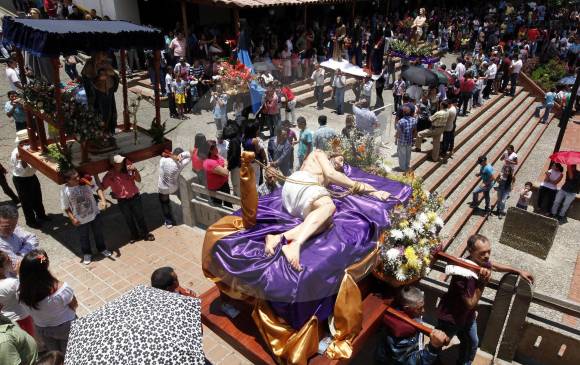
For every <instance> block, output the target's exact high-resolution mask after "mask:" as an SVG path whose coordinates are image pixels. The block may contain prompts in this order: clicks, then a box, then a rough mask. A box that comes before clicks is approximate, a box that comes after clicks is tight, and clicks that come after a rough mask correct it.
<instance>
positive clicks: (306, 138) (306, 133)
mask: <svg viewBox="0 0 580 365" xmlns="http://www.w3.org/2000/svg"><path fill="white" fill-rule="evenodd" d="M312 138H313V136H312V131H311V130H310V129H304V130H303V131H300V138H299V141H300V142H299V143H298V156H301V157H304V156H306V151H308V145H310V147H311V148H312Z"/></svg>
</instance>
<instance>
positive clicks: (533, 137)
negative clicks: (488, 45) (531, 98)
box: [445, 118, 555, 255]
mask: <svg viewBox="0 0 580 365" xmlns="http://www.w3.org/2000/svg"><path fill="white" fill-rule="evenodd" d="M537 120H538V119H537V118H532V119H531V120H530V121H529V122H530V124H532V125H533V128H530V129H529V131H527V132H526V133H521V134H520V135H519V136H518V138H517V139H516V141H515V142H514V145H520V146H521V147H520V149H519V151H518V161H519V164H518V166H517V168H516V170H515V172H514V173H515V175H516V177H517V174H518V172H519V171H520V169H521V168H522V166H523V165H524V164H525V162H526V160H527V159H528V157H529V156H530V154H531V152H532V150H533V149H534V147H535V146H536V144H537V143H538V142H539V140H540V139H541V138H542V136H543V134H544V132H545V131H546V129H547V127H548V124H540V123H537ZM550 121H551V122H552V123H553V122H555V119H553V118H550ZM490 204H491V208H492V211H493V209H494V208H495V206H496V205H497V195H496V194H492V197H491V203H490ZM488 217H489V216H487V215H475V214H473V213H472V214H470V215H469V218H468V219H469V222H468V223H469V228H468V226H467V225H466V226H465V227H464V228H463V230H461V231H459V232H458V233H457V234H456V235H455V236H454V237H450V239H449V240H448V242H445V245H446V247H448V249H447V251H449V252H453V254H454V255H462V254H463V253H464V252H465V250H466V248H467V246H466V238H467V237H469V236H471V235H472V234H476V233H478V232H479V231H480V230H481V228H482V227H483V225H484V223H485V222H486V221H487V219H488ZM455 237H457V238H455ZM462 237H465V239H461V238H462Z"/></svg>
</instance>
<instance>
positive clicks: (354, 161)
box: [329, 129, 391, 177]
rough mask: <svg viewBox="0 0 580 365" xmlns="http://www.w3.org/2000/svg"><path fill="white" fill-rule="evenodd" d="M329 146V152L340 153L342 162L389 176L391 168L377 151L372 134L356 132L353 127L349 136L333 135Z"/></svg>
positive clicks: (375, 173) (372, 172)
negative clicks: (342, 158)
mask: <svg viewBox="0 0 580 365" xmlns="http://www.w3.org/2000/svg"><path fill="white" fill-rule="evenodd" d="M329 147H330V148H331V152H335V153H340V154H342V155H343V156H344V162H345V163H347V164H349V165H351V166H354V167H357V168H359V169H361V170H363V171H365V172H368V173H371V174H374V175H379V176H383V177H390V176H389V175H390V172H391V168H390V167H389V166H388V165H387V164H386V162H385V159H384V158H383V157H382V156H381V154H380V153H379V150H378V148H377V147H378V146H377V145H376V141H375V138H374V137H373V136H370V135H368V134H363V133H358V131H357V130H356V129H354V130H353V131H352V133H351V136H350V137H346V136H343V135H340V136H338V137H335V138H334V139H333V140H332V141H330V146H329Z"/></svg>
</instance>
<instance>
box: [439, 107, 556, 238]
mask: <svg viewBox="0 0 580 365" xmlns="http://www.w3.org/2000/svg"><path fill="white" fill-rule="evenodd" d="M531 99H533V98H531ZM532 116H533V110H531V109H530V110H529V111H527V112H526V113H524V115H523V116H522V117H521V118H520V119H519V120H518V122H517V124H514V127H513V128H512V130H510V132H509V133H507V134H505V135H504V136H503V137H502V138H501V139H497V140H493V144H494V145H496V147H494V148H493V149H492V151H490V153H489V154H488V160H489V161H490V163H492V164H499V157H500V156H501V154H502V153H503V151H504V150H505V147H506V146H507V145H509V144H514V145H515V147H516V150H517V151H518V155H520V158H519V160H520V164H519V166H521V165H522V164H523V163H524V161H525V158H527V156H528V155H529V152H530V151H531V149H532V148H533V146H535V144H536V143H537V141H538V140H539V138H540V136H541V134H543V131H544V130H545V127H546V126H545V125H542V124H538V123H537V118H533V117H532ZM538 130H541V133H540V132H538ZM524 157H525V158H524ZM472 166H473V167H472V169H471V171H467V175H465V176H466V178H465V177H464V178H463V179H462V180H461V181H462V183H461V187H460V188H457V187H456V189H455V192H453V193H452V194H451V195H450V196H448V201H449V202H451V206H450V207H449V208H448V209H447V211H446V213H445V214H444V216H443V218H444V220H445V221H446V222H447V224H446V226H445V227H444V229H443V234H444V235H445V236H447V237H448V238H447V239H446V241H445V242H444V247H448V246H449V245H450V244H451V243H452V242H453V241H454V240H455V239H456V237H457V235H458V234H459V232H460V231H461V230H462V229H463V228H464V226H465V224H466V223H468V221H469V219H470V217H472V216H473V215H474V213H475V214H482V211H477V212H475V211H474V210H473V209H471V208H470V207H469V206H468V204H469V202H470V199H471V191H472V190H473V189H474V188H475V186H477V184H479V183H480V179H479V178H476V177H475V176H474V174H475V172H476V171H477V170H478V168H477V167H476V161H474V163H472ZM519 166H518V168H517V169H516V172H517V171H518V170H519ZM496 167H497V168H499V165H498V166H496ZM447 189H448V190H449V188H447ZM443 194H444V193H443ZM494 195H495V194H493V192H492V203H493V204H494V205H495V196H494ZM484 217H485V216H484ZM482 224H483V223H481V225H482ZM481 225H479V228H481ZM479 228H477V229H479Z"/></svg>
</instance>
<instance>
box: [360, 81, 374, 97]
mask: <svg viewBox="0 0 580 365" xmlns="http://www.w3.org/2000/svg"><path fill="white" fill-rule="evenodd" d="M372 91H373V80H369V81H367V82H366V83H365V84H364V85H363V89H362V94H363V95H364V96H367V97H368V100H367V101H368V102H369V103H370V98H371V93H372Z"/></svg>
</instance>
